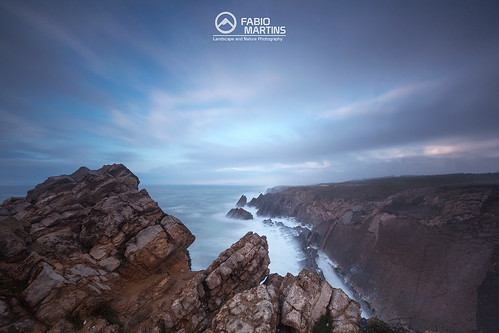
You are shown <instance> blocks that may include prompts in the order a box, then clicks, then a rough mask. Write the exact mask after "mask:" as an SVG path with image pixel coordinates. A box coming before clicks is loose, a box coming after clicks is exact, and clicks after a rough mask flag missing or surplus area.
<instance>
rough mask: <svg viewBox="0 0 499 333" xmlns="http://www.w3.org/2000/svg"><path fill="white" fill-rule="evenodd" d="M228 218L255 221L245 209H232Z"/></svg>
mask: <svg viewBox="0 0 499 333" xmlns="http://www.w3.org/2000/svg"><path fill="white" fill-rule="evenodd" d="M226 216H227V217H229V218H231V219H238V220H253V215H252V214H251V213H250V212H248V211H247V210H245V209H243V208H232V209H231V210H229V212H228V213H227V215H226Z"/></svg>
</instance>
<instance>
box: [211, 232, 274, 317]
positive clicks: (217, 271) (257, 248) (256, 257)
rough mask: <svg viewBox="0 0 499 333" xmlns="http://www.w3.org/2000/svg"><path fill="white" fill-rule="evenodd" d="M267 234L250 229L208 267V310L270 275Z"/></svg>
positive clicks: (215, 307)
mask: <svg viewBox="0 0 499 333" xmlns="http://www.w3.org/2000/svg"><path fill="white" fill-rule="evenodd" d="M269 264H270V259H269V255H268V244H267V239H266V237H265V236H259V235H257V234H254V233H252V232H248V233H247V234H246V235H245V236H244V237H243V238H241V239H240V240H239V241H238V242H236V243H234V244H233V245H232V246H231V247H230V248H229V249H227V250H225V251H224V252H222V253H221V254H220V256H219V257H218V258H217V259H216V260H215V261H213V263H212V264H211V265H210V266H209V267H208V268H207V269H206V274H207V276H206V279H205V281H204V283H205V285H206V289H207V292H206V293H207V295H208V298H209V300H208V309H209V310H210V311H213V310H215V309H218V308H220V306H221V305H222V304H223V303H224V302H225V301H226V300H227V299H229V298H230V297H232V296H233V295H234V294H236V293H238V292H240V291H243V290H247V289H250V288H253V287H255V286H257V285H258V284H259V283H260V282H261V281H263V280H264V279H265V277H266V276H267V275H268V274H269V269H268V266H269Z"/></svg>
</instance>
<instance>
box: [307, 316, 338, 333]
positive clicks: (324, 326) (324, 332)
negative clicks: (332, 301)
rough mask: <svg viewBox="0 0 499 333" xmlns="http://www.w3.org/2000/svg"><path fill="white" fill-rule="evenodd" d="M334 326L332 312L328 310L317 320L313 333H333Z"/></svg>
mask: <svg viewBox="0 0 499 333" xmlns="http://www.w3.org/2000/svg"><path fill="white" fill-rule="evenodd" d="M333 328H334V323H333V316H331V312H329V311H326V313H325V314H323V315H322V316H320V318H319V319H317V321H316V322H315V324H314V327H313V328H312V333H331V332H333Z"/></svg>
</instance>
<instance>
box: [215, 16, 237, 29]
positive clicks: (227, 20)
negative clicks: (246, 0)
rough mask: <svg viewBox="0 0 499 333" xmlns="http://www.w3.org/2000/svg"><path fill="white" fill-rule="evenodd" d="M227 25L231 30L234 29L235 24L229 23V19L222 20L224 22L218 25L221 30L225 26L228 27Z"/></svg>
mask: <svg viewBox="0 0 499 333" xmlns="http://www.w3.org/2000/svg"><path fill="white" fill-rule="evenodd" d="M227 24H228V25H229V26H230V27H231V28H233V27H234V23H232V22H231V21H229V19H228V18H224V19H223V20H222V22H220V23H219V24H218V25H217V28H220V27H221V26H223V25H227Z"/></svg>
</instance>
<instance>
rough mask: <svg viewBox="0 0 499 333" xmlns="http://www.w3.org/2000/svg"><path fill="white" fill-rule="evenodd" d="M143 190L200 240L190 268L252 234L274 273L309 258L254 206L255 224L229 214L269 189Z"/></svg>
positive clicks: (321, 263) (6, 191)
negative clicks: (262, 241) (264, 247)
mask: <svg viewBox="0 0 499 333" xmlns="http://www.w3.org/2000/svg"><path fill="white" fill-rule="evenodd" d="M33 187H34V186H0V202H1V201H3V200H4V199H6V198H9V197H12V196H17V197H24V196H25V195H26V192H27V190H29V189H31V188H33ZM141 188H145V189H146V190H147V191H148V192H149V195H150V196H151V198H152V199H153V200H154V201H156V202H157V203H158V204H159V206H160V207H161V209H162V210H163V211H164V212H165V213H167V214H169V215H173V216H175V217H177V218H178V219H180V220H181V221H182V222H183V223H184V224H185V225H186V226H187V228H189V230H190V231H191V232H192V233H193V235H194V236H196V240H195V241H194V243H193V244H192V245H191V246H190V247H189V249H188V250H189V253H190V257H191V263H192V270H195V271H196V270H203V269H206V268H207V267H208V266H209V265H210V264H211V263H212V261H213V260H215V259H216V258H217V257H218V255H219V254H220V253H221V252H223V251H224V250H225V249H227V248H229V247H230V246H231V245H232V244H233V243H235V242H237V241H238V240H239V239H240V238H241V237H243V236H244V235H245V234H246V233H247V232H249V231H252V232H255V233H257V234H259V235H261V236H263V235H264V236H266V237H267V242H268V245H269V257H270V266H269V269H270V272H271V273H278V274H280V275H282V276H284V275H286V274H287V273H291V274H293V275H298V273H299V272H300V270H301V269H302V268H303V267H301V265H300V261H301V260H303V259H305V257H306V256H305V254H304V253H303V252H302V251H301V249H300V247H299V244H298V243H297V241H296V240H295V237H294V236H296V235H294V234H293V232H292V229H287V230H284V229H283V228H278V227H276V226H272V225H269V224H268V223H264V222H263V221H264V220H265V219H267V218H266V217H260V216H257V215H256V209H254V208H251V207H245V208H244V209H246V210H247V211H249V212H250V213H252V214H253V217H254V219H253V220H237V219H231V218H227V217H226V216H225V215H226V214H227V212H228V211H229V210H230V209H231V208H235V207H236V202H237V201H238V200H239V198H240V197H241V195H242V194H245V195H246V197H247V198H248V201H249V200H251V199H252V198H253V197H257V196H258V195H259V194H260V193H265V191H266V188H265V187H261V186H228V185H145V186H141ZM275 220H276V221H280V222H282V223H283V224H284V225H286V226H288V227H290V228H293V227H295V226H302V227H306V226H304V225H302V224H300V223H299V222H297V221H295V220H294V219H291V218H278V219H275ZM316 261H317V265H318V267H319V268H320V269H321V270H322V272H323V275H324V277H325V278H326V280H327V281H328V282H329V283H330V284H331V285H332V286H333V287H335V288H341V289H343V290H344V291H345V292H346V293H347V295H348V296H349V297H350V298H355V295H354V293H353V292H352V291H351V290H350V289H349V288H348V286H347V285H346V284H345V283H344V281H343V280H342V279H341V278H340V277H339V276H338V275H337V274H336V272H335V270H334V267H333V266H334V264H333V263H332V261H331V260H329V258H328V257H327V256H326V255H325V254H324V253H322V252H321V251H319V256H318V258H317V260H316ZM362 316H364V317H367V316H369V313H368V312H367V311H366V309H365V308H364V307H362Z"/></svg>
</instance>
